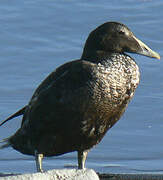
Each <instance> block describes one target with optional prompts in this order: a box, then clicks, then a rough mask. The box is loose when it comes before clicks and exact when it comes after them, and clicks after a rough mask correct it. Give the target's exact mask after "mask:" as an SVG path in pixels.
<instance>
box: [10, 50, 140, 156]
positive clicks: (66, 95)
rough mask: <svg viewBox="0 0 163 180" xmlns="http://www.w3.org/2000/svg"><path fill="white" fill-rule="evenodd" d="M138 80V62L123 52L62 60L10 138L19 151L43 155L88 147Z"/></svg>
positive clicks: (116, 113) (124, 103)
mask: <svg viewBox="0 0 163 180" xmlns="http://www.w3.org/2000/svg"><path fill="white" fill-rule="evenodd" d="M56 75H57V78H56V79H55V78H54V77H55V76H56ZM52 77H53V81H49V79H51V78H52ZM138 83H139V69H138V66H137V65H136V63H135V61H134V60H133V59H132V58H130V57H129V56H127V55H124V54H116V53H115V54H111V56H110V55H109V57H106V58H104V59H101V60H100V61H98V62H97V63H93V62H88V61H84V60H77V61H72V62H69V63H66V64H65V65H63V66H61V67H59V68H58V69H57V70H56V71H54V72H53V73H52V74H50V75H49V77H48V78H47V79H46V80H45V81H44V82H43V83H42V84H41V85H40V86H41V88H40V87H38V89H37V90H36V92H35V93H34V95H33V97H32V99H31V101H30V103H29V105H28V108H27V109H26V113H25V115H24V118H23V121H22V128H21V129H20V130H18V131H17V133H16V134H15V135H14V136H13V138H11V139H10V142H11V144H13V147H14V148H15V149H18V150H20V151H21V152H22V153H25V154H34V151H35V150H36V149H37V150H38V151H39V152H40V153H43V154H44V155H47V156H51V155H59V154H63V153H66V152H69V151H70V152H71V151H75V150H85V149H90V148H91V147H93V146H94V145H96V144H97V143H99V142H100V140H101V139H102V137H103V136H104V135H105V133H106V131H107V130H108V129H109V128H111V127H112V126H113V125H114V124H115V123H116V121H117V120H119V118H120V117H121V115H122V114H123V112H124V110H125V108H126V106H127V104H128V102H129V101H130V99H131V98H132V96H133V94H134V92H135V89H136V87H137V85H138ZM40 102H41V104H42V103H45V104H46V105H45V106H43V108H42V106H41V104H40ZM64 113H65V114H66V117H65V115H64ZM38 114H39V116H38ZM63 124H64V126H63ZM62 126H63V127H62ZM47 129H49V130H48V131H47ZM58 129H59V131H58ZM22 137H23V138H22ZM72 137H73V138H72ZM70 139H71V140H70ZM20 141H24V142H26V143H23V142H22V143H20ZM47 141H49V142H53V143H51V145H50V146H49V147H48V148H47V145H46V146H45V144H46V143H47ZM67 141H69V144H68V145H67ZM71 141H72V142H71Z"/></svg>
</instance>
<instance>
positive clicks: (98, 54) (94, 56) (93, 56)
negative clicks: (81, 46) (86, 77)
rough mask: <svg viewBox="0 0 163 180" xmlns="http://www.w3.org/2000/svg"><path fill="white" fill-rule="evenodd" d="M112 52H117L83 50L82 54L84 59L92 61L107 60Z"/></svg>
mask: <svg viewBox="0 0 163 180" xmlns="http://www.w3.org/2000/svg"><path fill="white" fill-rule="evenodd" d="M112 54H117V53H114V52H106V51H93V52H90V51H89V52H88V53H87V52H85V51H83V54H82V56H81V59H82V60H87V61H91V62H96V63H98V62H101V61H105V60H106V61H107V60H108V59H110V56H111V55H112Z"/></svg>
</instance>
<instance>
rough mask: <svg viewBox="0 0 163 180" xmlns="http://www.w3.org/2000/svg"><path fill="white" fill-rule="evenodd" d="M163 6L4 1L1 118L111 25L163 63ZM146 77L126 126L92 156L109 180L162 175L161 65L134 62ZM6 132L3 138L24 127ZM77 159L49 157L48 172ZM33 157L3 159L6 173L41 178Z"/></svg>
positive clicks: (4, 155) (0, 164)
mask: <svg viewBox="0 0 163 180" xmlns="http://www.w3.org/2000/svg"><path fill="white" fill-rule="evenodd" d="M162 8H163V1H162V0H157V1H156V0H122V1H119V0H114V1H108V0H103V1H99V0H94V1H88V0H78V1H76V0H69V1H66V0H58V1H57V0H53V1H52V0H46V1H45V0H35V1H33V0H28V1H25V0H12V1H10V0H1V1H0V67H1V69H0V119H1V120H3V119H5V118H6V117H8V116H9V115H11V114H12V113H14V112H15V111H17V110H18V109H20V108H21V107H22V106H24V105H26V104H27V103H28V101H29V99H30V97H31V96H32V94H33V92H34V90H35V88H36V87H37V86H38V85H39V84H40V82H41V81H42V80H43V79H44V78H45V77H46V76H47V75H48V74H49V73H50V72H51V71H53V70H54V69H55V68H56V67H58V66H59V65H61V64H63V63H65V62H67V61H69V60H72V59H77V58H80V56H81V53H82V49H83V46H84V42H85V40H86V38H87V36H88V34H89V32H90V31H92V30H93V29H94V28H95V27H96V26H98V25H100V24H102V23H104V22H106V21H119V22H122V23H124V24H126V25H127V26H128V27H129V28H130V29H131V30H132V31H133V32H134V33H135V34H136V36H137V37H138V38H139V39H141V40H142V41H144V42H145V43H146V44H148V45H149V46H150V47H151V48H152V49H153V50H155V51H157V52H158V53H160V55H161V56H163V21H162V19H163V11H162ZM131 56H133V57H135V59H136V60H137V63H138V65H139V67H140V71H141V82H140V85H139V87H138V89H137V91H136V94H135V97H134V98H133V100H132V101H131V103H130V104H129V107H128V109H127V111H126V113H125V114H124V116H123V117H122V118H121V120H120V121H119V122H118V123H117V124H116V125H115V126H114V127H113V128H112V129H111V130H110V131H109V132H108V133H107V135H106V136H105V137H104V139H103V140H102V142H101V143H100V144H99V145H97V146H96V148H94V149H92V150H91V152H90V153H89V154H88V159H87V162H86V166H87V167H88V168H94V169H95V170H97V171H100V172H108V173H109V172H110V173H119V172H123V173H131V172H135V173H142V172H143V173H151V172H152V173H163V143H162V139H163V80H162V79H163V71H162V69H163V61H162V60H160V61H159V60H155V59H150V58H147V57H144V56H139V55H133V54H131ZM20 123H21V119H20V118H17V119H15V120H12V121H10V122H9V123H7V124H5V125H4V126H3V127H0V139H2V138H5V137H8V136H10V135H11V134H13V133H14V132H15V131H16V129H17V128H19V126H20ZM76 165H77V160H76V153H69V154H65V155H63V156H59V157H53V158H45V159H44V162H43V167H44V169H45V170H48V169H53V168H64V167H65V168H67V167H68V168H71V167H76ZM35 170H36V169H35V163H34V158H33V157H31V156H25V155H22V154H20V153H19V152H16V151H15V150H13V149H12V148H8V149H4V150H1V152H0V172H16V173H23V172H35Z"/></svg>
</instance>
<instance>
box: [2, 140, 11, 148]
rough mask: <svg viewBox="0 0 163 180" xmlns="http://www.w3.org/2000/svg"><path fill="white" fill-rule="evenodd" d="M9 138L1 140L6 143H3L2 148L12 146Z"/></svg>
mask: <svg viewBox="0 0 163 180" xmlns="http://www.w3.org/2000/svg"><path fill="white" fill-rule="evenodd" d="M9 139H10V138H5V139H2V140H1V141H0V143H4V144H3V145H1V146H0V149H4V148H7V147H9V146H11V144H10V141H9Z"/></svg>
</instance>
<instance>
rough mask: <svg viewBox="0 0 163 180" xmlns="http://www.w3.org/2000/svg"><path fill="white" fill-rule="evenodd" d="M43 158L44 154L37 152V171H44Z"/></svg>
mask: <svg viewBox="0 0 163 180" xmlns="http://www.w3.org/2000/svg"><path fill="white" fill-rule="evenodd" d="M42 159H43V154H39V153H37V151H36V152H35V160H36V168H37V172H43V170H42Z"/></svg>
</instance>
